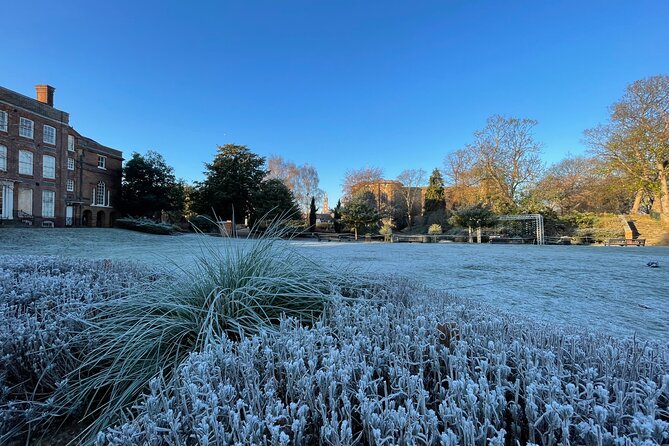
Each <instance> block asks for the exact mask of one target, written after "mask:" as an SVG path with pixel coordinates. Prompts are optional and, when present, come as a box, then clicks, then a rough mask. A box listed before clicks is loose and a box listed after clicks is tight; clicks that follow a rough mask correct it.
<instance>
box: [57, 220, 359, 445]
mask: <svg viewBox="0 0 669 446" xmlns="http://www.w3.org/2000/svg"><path fill="white" fill-rule="evenodd" d="M280 235H281V230H280V229H278V227H277V226H273V227H270V229H269V230H268V231H267V232H266V233H265V234H264V235H263V236H262V237H261V238H259V239H252V240H251V239H249V240H238V239H228V238H212V237H207V236H202V238H201V243H200V245H199V246H198V247H197V249H198V254H197V256H196V257H195V260H194V261H193V264H191V265H186V266H182V267H179V269H178V270H177V271H176V272H174V273H172V274H165V275H164V276H163V277H162V278H161V279H159V280H156V281H154V282H152V283H149V284H145V285H143V286H138V287H137V288H136V289H134V290H133V292H130V293H126V294H124V295H122V296H117V297H114V298H112V299H109V300H105V301H104V302H96V303H92V304H91V305H89V307H88V309H87V312H86V316H85V319H86V322H87V324H88V326H87V328H86V329H85V330H84V332H83V336H84V338H93V339H94V340H95V344H94V345H93V347H92V349H91V350H90V351H89V352H88V353H87V355H86V356H85V358H84V360H83V362H82V364H81V366H80V367H79V368H78V369H77V370H76V371H75V373H73V374H70V375H69V378H70V379H69V381H68V389H67V392H64V393H61V394H59V397H58V398H57V399H56V400H57V401H58V402H60V403H61V404H62V406H63V407H80V406H81V405H82V404H84V403H88V405H87V406H86V408H87V411H86V416H85V418H86V420H87V422H90V423H91V424H90V427H89V429H88V431H87V433H95V432H96V431H97V430H99V429H101V428H103V427H104V426H106V425H108V424H109V423H111V422H113V421H114V422H115V421H118V420H119V419H121V416H122V414H123V411H124V410H126V409H128V408H129V407H131V406H132V404H133V403H134V402H135V400H136V399H137V398H138V397H139V396H140V395H141V392H142V391H143V390H146V389H147V388H148V387H147V386H148V383H149V381H150V380H151V379H152V378H154V377H156V376H162V377H164V378H165V379H166V380H167V381H168V382H169V381H170V380H171V377H172V372H173V370H175V369H176V368H177V366H178V365H179V364H180V363H181V362H182V361H183V360H184V359H185V358H186V357H187V356H188V355H189V354H190V353H191V352H200V351H203V350H204V349H205V347H206V346H207V345H210V344H217V343H221V342H223V340H225V339H228V338H229V339H232V340H235V341H237V340H241V339H244V338H246V337H248V336H251V335H254V334H259V333H267V332H272V331H275V330H276V329H277V327H278V323H279V321H280V320H281V319H282V318H286V317H287V318H292V319H295V320H299V321H300V322H301V323H302V324H306V325H311V324H313V323H314V321H316V320H317V318H318V317H319V316H320V314H321V312H322V311H323V308H324V306H325V304H326V303H327V302H328V301H329V300H330V299H331V298H332V296H333V294H336V293H338V292H339V290H340V289H341V287H342V286H343V285H344V284H345V283H346V284H348V283H350V282H351V280H346V281H344V280H343V279H342V277H341V276H339V275H337V274H333V273H332V272H331V271H330V270H329V269H327V268H324V267H321V266H319V265H317V264H315V263H313V262H312V261H310V260H309V259H307V258H305V257H303V256H301V255H299V254H297V253H296V251H295V250H294V249H293V248H291V246H290V244H288V243H286V242H285V241H283V240H280V238H279V236H280Z"/></svg>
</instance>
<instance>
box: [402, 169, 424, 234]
mask: <svg viewBox="0 0 669 446" xmlns="http://www.w3.org/2000/svg"><path fill="white" fill-rule="evenodd" d="M425 174H426V173H425V170H423V169H406V170H403V171H402V172H401V173H400V174H399V175H398V176H397V181H399V182H400V183H402V186H403V187H402V188H401V189H400V193H401V195H402V197H403V198H404V202H405V203H406V206H407V221H408V223H409V228H411V226H412V225H413V216H414V215H415V214H416V213H417V212H416V211H417V209H416V207H417V205H418V206H420V205H421V199H422V190H421V187H420V186H421V185H423V184H424V183H425Z"/></svg>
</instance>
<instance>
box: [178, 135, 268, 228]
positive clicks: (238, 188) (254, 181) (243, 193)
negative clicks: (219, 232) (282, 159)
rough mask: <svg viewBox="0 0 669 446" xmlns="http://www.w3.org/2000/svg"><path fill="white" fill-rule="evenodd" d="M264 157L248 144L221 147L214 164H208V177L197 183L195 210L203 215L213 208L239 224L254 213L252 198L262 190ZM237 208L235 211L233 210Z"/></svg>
mask: <svg viewBox="0 0 669 446" xmlns="http://www.w3.org/2000/svg"><path fill="white" fill-rule="evenodd" d="M264 164H265V159H264V158H263V157H261V156H258V155H256V154H255V153H253V152H251V151H250V150H249V149H248V148H247V147H246V146H238V145H235V144H226V145H223V146H219V147H218V153H217V154H216V156H215V157H214V161H213V162H212V163H207V164H205V167H206V170H205V172H204V174H205V175H206V176H207V178H206V179H205V180H204V181H202V182H200V183H198V184H197V191H196V193H194V194H193V197H192V203H191V206H192V209H193V211H195V212H199V213H202V214H206V213H211V212H212V209H213V212H214V213H215V214H216V216H217V217H218V218H219V219H221V220H232V216H233V213H234V216H235V220H236V222H238V223H242V222H243V221H244V217H246V216H250V215H252V214H253V197H254V195H256V194H257V193H258V192H260V190H261V189H262V181H263V178H264V177H265V173H266V172H265V170H264ZM233 208H234V211H233Z"/></svg>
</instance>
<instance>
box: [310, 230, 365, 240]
mask: <svg viewBox="0 0 669 446" xmlns="http://www.w3.org/2000/svg"><path fill="white" fill-rule="evenodd" d="M314 235H315V236H316V239H317V240H318V241H319V242H332V241H335V242H350V241H351V240H355V236H354V235H353V234H332V233H322V232H321V233H319V232H316V233H314Z"/></svg>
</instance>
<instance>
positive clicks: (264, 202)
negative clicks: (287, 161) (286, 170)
mask: <svg viewBox="0 0 669 446" xmlns="http://www.w3.org/2000/svg"><path fill="white" fill-rule="evenodd" d="M277 218H286V219H299V218H300V209H299V207H298V206H297V203H296V202H295V197H294V196H293V193H292V192H291V191H290V189H288V187H287V186H286V185H285V184H284V183H283V181H281V180H279V179H278V178H272V179H269V180H267V181H263V183H262V184H261V185H260V190H259V191H257V192H256V193H255V194H254V196H253V221H254V222H255V221H257V220H258V219H266V220H273V219H277Z"/></svg>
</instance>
